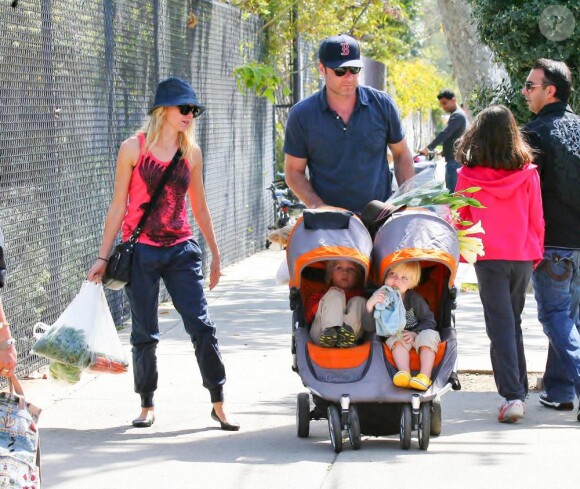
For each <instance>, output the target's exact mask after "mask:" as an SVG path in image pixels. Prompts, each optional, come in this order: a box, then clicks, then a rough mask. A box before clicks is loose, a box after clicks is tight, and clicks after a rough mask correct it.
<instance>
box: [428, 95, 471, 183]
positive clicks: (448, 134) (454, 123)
mask: <svg viewBox="0 0 580 489" xmlns="http://www.w3.org/2000/svg"><path fill="white" fill-rule="evenodd" d="M437 99H438V100H439V105H441V108H442V109H443V110H444V111H445V112H447V113H448V114H451V115H450V117H449V121H448V122H447V126H446V127H445V129H443V131H441V132H440V133H439V134H437V137H436V138H435V139H434V140H433V141H431V142H430V143H429V144H428V145H427V147H426V148H423V149H421V150H419V153H421V154H422V155H427V153H428V152H429V151H433V150H434V149H435V148H436V147H437V146H439V145H440V144H442V145H443V158H445V186H446V187H447V188H448V189H449V191H450V192H453V191H454V190H455V184H456V183H457V169H458V168H459V163H457V161H455V155H454V152H453V146H454V144H455V141H457V140H458V139H459V138H460V137H461V136H462V135H463V133H464V132H465V129H466V128H467V117H465V112H463V110H461V108H460V107H458V106H457V99H456V98H455V94H454V93H453V92H452V91H451V90H449V89H446V90H442V91H441V92H440V93H439V95H437Z"/></svg>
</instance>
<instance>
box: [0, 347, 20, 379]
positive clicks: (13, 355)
mask: <svg viewBox="0 0 580 489" xmlns="http://www.w3.org/2000/svg"><path fill="white" fill-rule="evenodd" d="M17 360H18V353H17V352H16V348H14V345H10V346H9V347H8V349H6V350H1V351H0V376H2V377H11V376H12V375H13V374H14V367H16V361H17Z"/></svg>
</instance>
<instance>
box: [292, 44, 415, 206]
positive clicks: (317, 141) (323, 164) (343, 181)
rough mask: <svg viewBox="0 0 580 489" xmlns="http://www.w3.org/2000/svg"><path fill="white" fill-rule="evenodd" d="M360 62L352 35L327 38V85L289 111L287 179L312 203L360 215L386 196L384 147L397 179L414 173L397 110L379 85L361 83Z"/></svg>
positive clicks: (323, 52)
mask: <svg viewBox="0 0 580 489" xmlns="http://www.w3.org/2000/svg"><path fill="white" fill-rule="evenodd" d="M362 66H363V63H362V61H361V59H360V47H359V44H358V42H357V41H356V40H355V39H353V38H352V37H350V36H347V35H345V34H341V35H338V36H332V37H329V38H327V39H325V40H324V41H323V42H322V44H321V45H320V50H319V65H318V69H319V71H320V74H321V75H322V76H323V77H324V80H325V82H326V83H325V87H324V88H323V89H322V90H321V91H319V92H317V93H315V94H313V95H311V96H310V97H308V98H306V99H304V100H302V101H300V102H299V103H298V104H296V105H295V106H294V107H293V108H292V110H291V111H290V115H289V117H288V123H287V125H286V139H285V142H284V152H285V153H286V168H285V174H286V183H287V184H288V186H289V187H290V188H291V189H292V191H293V192H294V193H295V194H296V195H298V197H300V199H301V200H302V202H304V203H305V204H306V205H307V206H308V207H310V208H316V207H320V206H324V205H329V206H335V207H342V208H345V209H349V210H351V211H353V212H356V213H358V214H360V213H361V211H362V210H363V209H364V208H365V206H366V204H368V203H369V202H370V201H371V200H380V201H385V200H387V198H388V197H389V196H390V194H391V173H390V171H389V167H388V162H387V146H388V147H389V148H390V150H391V153H392V155H393V160H394V166H395V176H396V178H397V182H399V185H400V184H401V183H403V182H404V181H406V180H408V179H409V178H411V177H412V176H413V175H414V169H413V160H412V156H411V153H410V151H409V148H408V147H407V143H406V141H405V135H404V131H403V128H402V126H401V120H400V117H399V111H398V109H397V107H396V105H395V103H394V101H393V99H392V98H391V97H390V96H389V95H387V94H386V93H385V92H382V91H379V90H375V89H374V88H370V87H365V86H359V84H358V77H359V73H360V70H361V68H362ZM307 167H308V171H309V178H307V177H306V168H307Z"/></svg>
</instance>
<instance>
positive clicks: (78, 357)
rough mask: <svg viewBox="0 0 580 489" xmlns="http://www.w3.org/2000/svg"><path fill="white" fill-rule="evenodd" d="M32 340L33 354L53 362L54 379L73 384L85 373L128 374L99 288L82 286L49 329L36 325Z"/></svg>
mask: <svg viewBox="0 0 580 489" xmlns="http://www.w3.org/2000/svg"><path fill="white" fill-rule="evenodd" d="M34 336H35V337H36V338H37V341H36V343H35V344H34V346H33V347H32V353H34V354H36V355H40V356H43V357H45V358H48V359H49V360H52V362H51V367H50V371H51V374H52V376H53V378H59V379H62V380H67V381H68V382H75V381H78V379H79V374H80V372H81V371H82V370H85V369H89V370H91V371H94V372H107V373H123V372H126V371H127V367H128V365H129V363H128V361H127V356H126V354H125V352H124V350H123V347H122V345H121V341H120V340H119V337H118V335H117V330H116V328H115V323H114V322H113V317H112V316H111V311H110V310H109V306H108V304H107V299H106V298H105V294H104V291H103V286H102V285H101V284H97V283H94V282H84V283H83V284H82V286H81V290H80V291H79V293H78V294H77V295H76V297H75V298H74V299H73V301H72V302H71V303H70V304H69V306H68V307H67V308H66V309H65V310H64V312H63V313H62V314H61V315H60V317H59V318H58V319H57V320H56V322H55V323H54V324H53V325H52V326H48V325H46V324H43V323H38V324H37V325H36V326H35V327H34ZM55 362H57V363H58V365H57V364H55Z"/></svg>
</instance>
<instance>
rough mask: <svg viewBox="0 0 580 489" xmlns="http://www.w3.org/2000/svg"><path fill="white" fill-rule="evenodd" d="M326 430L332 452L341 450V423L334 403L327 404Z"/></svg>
mask: <svg viewBox="0 0 580 489" xmlns="http://www.w3.org/2000/svg"><path fill="white" fill-rule="evenodd" d="M328 432H329V434H330V443H332V448H333V449H334V452H335V453H340V452H342V425H341V423H340V413H339V412H338V408H337V407H336V406H335V405H334V404H331V405H330V406H328Z"/></svg>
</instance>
